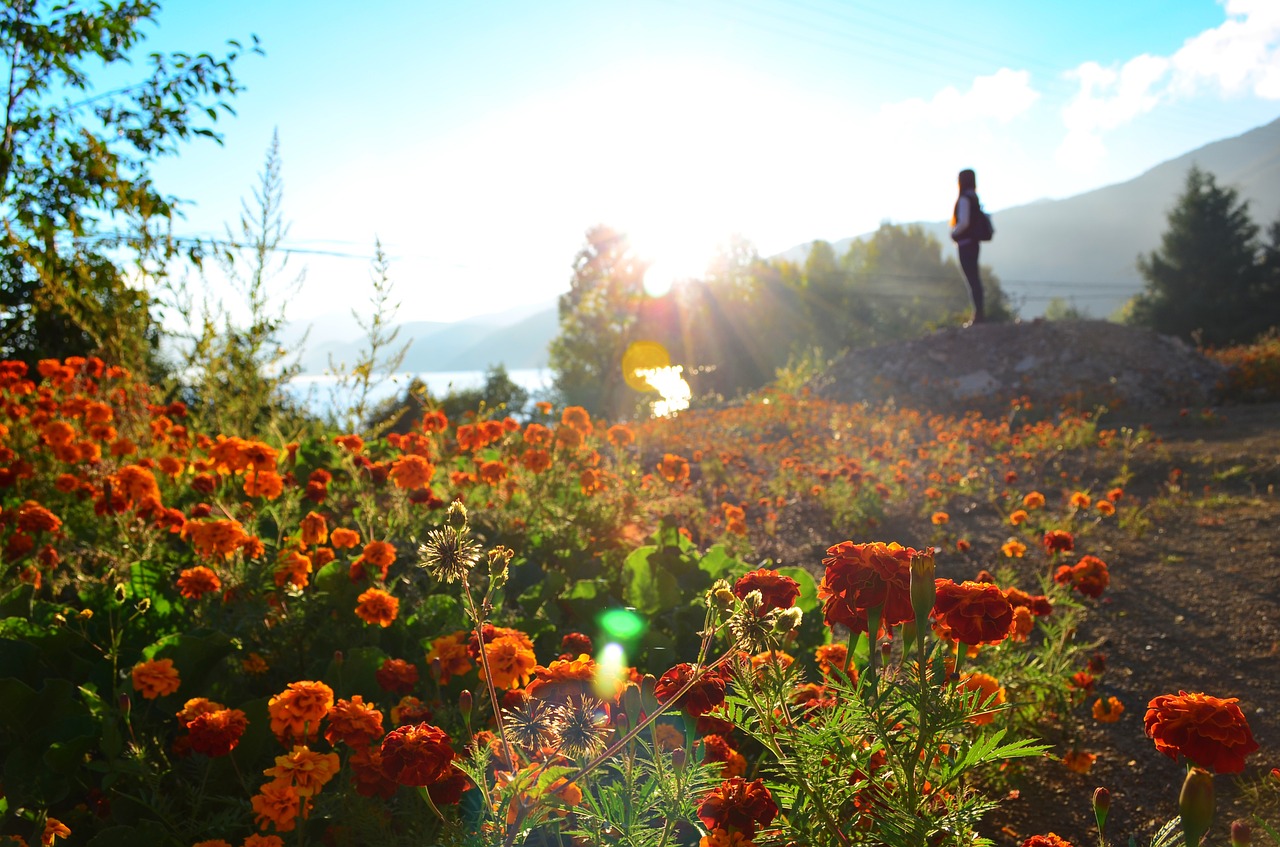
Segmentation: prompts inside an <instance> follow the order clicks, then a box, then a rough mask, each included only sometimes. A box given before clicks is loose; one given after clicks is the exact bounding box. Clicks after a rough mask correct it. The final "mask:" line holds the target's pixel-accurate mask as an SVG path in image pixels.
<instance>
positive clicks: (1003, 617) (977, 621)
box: [934, 579, 1013, 645]
mask: <svg viewBox="0 0 1280 847" xmlns="http://www.w3.org/2000/svg"><path fill="white" fill-rule="evenodd" d="M937 586H938V600H937V604H936V605H935V606H934V614H935V615H936V617H937V618H938V620H940V621H941V622H942V623H943V624H945V625H946V627H947V628H948V629H949V630H950V631H951V636H952V637H953V638H954V639H955V640H956V641H959V642H960V643H962V644H970V645H976V644H999V643H1000V642H1001V641H1004V639H1005V638H1006V637H1007V636H1008V634H1009V628H1010V627H1011V626H1012V624H1013V606H1012V605H1010V604H1009V601H1008V600H1007V599H1006V598H1005V596H1004V592H1003V591H1001V590H1000V589H999V587H997V586H995V585H992V584H990V583H984V582H967V581H966V582H963V583H961V584H960V585H956V584H955V583H954V582H952V581H951V580H949V579H939V580H938V581H937Z"/></svg>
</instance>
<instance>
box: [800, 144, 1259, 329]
mask: <svg viewBox="0 0 1280 847" xmlns="http://www.w3.org/2000/svg"><path fill="white" fill-rule="evenodd" d="M1193 164H1195V165H1199V166H1200V168H1201V170H1205V171H1209V172H1211V173H1212V174H1213V175H1214V176H1215V177H1216V178H1217V180H1218V184H1219V185H1224V186H1231V187H1233V188H1235V189H1236V190H1238V191H1239V192H1240V195H1241V197H1243V198H1244V199H1247V200H1249V201H1250V205H1249V209H1250V213H1251V214H1252V216H1253V219H1254V221H1255V222H1256V223H1258V224H1259V225H1260V226H1262V227H1264V228H1265V227H1267V226H1269V225H1270V224H1271V223H1272V222H1273V221H1275V220H1276V219H1277V218H1278V217H1280V120H1276V121H1273V122H1271V123H1269V124H1267V125H1266V126H1261V127H1258V128H1257V129H1253V130H1250V131H1249V132H1246V133H1244V134H1243V135H1239V136H1236V137H1234V138H1228V139H1224V140H1222V141H1215V142H1213V143H1212V144H1206V145H1205V146H1203V147H1200V148H1198V149H1196V150H1193V151H1191V152H1190V153H1187V154H1185V155H1182V156H1179V157H1177V158H1176V159H1171V160H1170V161H1167V162H1164V163H1162V164H1160V165H1157V166H1155V167H1154V168H1151V169H1150V170H1148V171H1147V172H1145V173H1143V174H1142V175H1141V176H1138V177H1136V178H1134V179H1131V180H1129V181H1128V182H1122V183H1118V184H1116V185H1108V186H1106V187H1104V188H1099V189H1096V190H1094V191H1089V192H1086V193H1084V194H1077V195H1075V196H1072V197H1067V198H1064V199H1061V200H1039V201H1036V202H1034V203H1029V204H1027V205H1024V206H1014V207H1011V208H1008V209H999V210H989V211H991V217H992V220H993V222H994V223H995V227H996V237H995V239H994V240H993V241H992V242H991V243H990V244H986V245H983V248H982V261H983V264H986V265H990V266H991V268H992V269H993V270H994V271H995V272H996V274H997V275H998V276H999V277H1000V280H1001V282H1002V283H1003V284H1004V287H1005V289H1006V290H1007V291H1008V292H1009V293H1010V294H1011V295H1012V296H1013V298H1014V302H1015V303H1019V302H1020V303H1021V306H1022V314H1023V316H1024V317H1034V316H1036V315H1039V314H1041V313H1042V312H1043V311H1044V307H1045V305H1046V304H1047V303H1048V301H1049V299H1050V298H1051V297H1055V296H1056V297H1062V298H1064V299H1066V300H1068V301H1074V302H1075V304H1076V305H1077V306H1078V307H1079V308H1081V309H1083V310H1086V311H1087V312H1089V313H1090V314H1092V315H1094V316H1096V317H1107V316H1109V315H1110V314H1112V313H1113V312H1114V311H1115V310H1116V309H1118V308H1119V307H1120V306H1121V305H1122V304H1124V303H1125V302H1126V301H1127V300H1128V299H1129V298H1130V297H1132V296H1133V295H1134V294H1136V293H1137V292H1138V291H1140V290H1141V289H1142V285H1143V282H1142V277H1141V276H1139V275H1138V270H1137V267H1136V261H1137V257H1138V256H1139V255H1140V254H1143V253H1148V252H1150V251H1152V250H1154V249H1156V248H1157V247H1159V246H1160V236H1161V234H1162V233H1163V232H1164V230H1165V223H1166V215H1167V214H1168V212H1169V209H1170V208H1171V207H1172V206H1173V203H1174V201H1175V200H1176V199H1177V196H1178V194H1180V193H1181V192H1182V188H1183V185H1184V182H1185V180H1186V175H1187V170H1188V169H1189V168H1190V167H1191V166H1192V165H1193ZM979 193H981V192H979ZM921 226H923V227H924V228H925V229H926V230H927V231H929V232H931V233H933V234H934V235H936V236H937V237H938V239H939V240H940V241H942V242H943V243H944V244H947V245H949V244H950V239H949V237H948V230H947V225H946V224H945V223H944V222H942V221H936V222H922V223H921ZM857 237H858V238H865V237H867V236H866V235H863V236H857ZM853 241H854V238H846V239H843V240H841V241H838V242H835V243H834V244H833V247H834V248H835V250H836V253H837V255H840V254H843V253H844V252H845V251H847V250H848V249H849V245H850V244H851V243H852V242H853ZM807 252H808V245H801V246H799V247H794V248H792V249H791V250H788V251H786V252H785V253H783V254H781V255H782V256H783V257H785V258H791V259H800V260H802V259H803V258H804V256H805V255H806V254H807Z"/></svg>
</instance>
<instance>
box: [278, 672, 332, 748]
mask: <svg viewBox="0 0 1280 847" xmlns="http://www.w3.org/2000/svg"><path fill="white" fill-rule="evenodd" d="M332 708H333V689H332V688H330V687H329V686H327V685H325V684H324V683H323V682H313V681H310V680H303V681H301V682H291V683H289V684H288V686H286V688H285V690H284V691H282V692H280V693H279V694H277V695H275V696H274V697H272V698H271V699H270V700H269V701H267V712H269V713H270V715H271V731H272V732H273V733H275V736H276V738H278V739H280V741H282V742H284V741H288V740H291V739H292V740H298V741H309V740H314V739H316V738H318V737H319V735H320V721H322V720H323V719H324V717H325V716H326V715H328V714H329V710H330V709H332Z"/></svg>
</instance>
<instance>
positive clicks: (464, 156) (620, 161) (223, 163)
mask: <svg viewBox="0 0 1280 847" xmlns="http://www.w3.org/2000/svg"><path fill="white" fill-rule="evenodd" d="M975 7H976V8H975ZM250 33H256V34H257V35H258V36H259V37H260V38H261V40H262V43H263V47H264V49H265V50H266V56H265V57H256V56H254V57H248V58H247V59H245V60H244V61H243V62H242V63H241V64H240V65H239V66H238V73H239V75H240V77H241V79H242V80H243V82H244V83H245V85H246V91H245V92H244V93H243V94H242V95H240V96H239V97H237V98H236V100H235V107H236V109H237V112H238V116H237V117H234V118H229V119H226V120H224V121H221V122H220V124H219V128H220V130H221V131H222V132H223V133H224V135H225V145H224V146H223V147H220V148H219V147H216V146H214V145H212V144H199V143H197V144H194V145H192V146H190V147H189V148H187V149H185V150H184V152H183V153H182V154H181V155H180V156H179V157H177V158H175V159H172V160H169V161H166V162H164V163H163V164H162V165H161V166H160V167H159V168H157V178H158V180H160V181H161V184H162V185H163V186H164V187H166V188H167V189H168V190H170V191H172V192H173V193H175V194H177V195H178V196H180V197H184V198H186V199H188V200H191V201H192V202H193V205H191V206H189V207H188V209H187V216H186V218H185V220H184V221H182V222H181V223H180V224H179V227H178V228H179V230H180V231H182V232H183V233H184V234H202V235H211V236H217V235H222V234H224V232H225V224H226V223H227V222H230V221H232V220H234V218H235V216H236V214H237V213H238V209H239V204H240V200H241V198H243V197H246V196H249V194H250V192H251V191H252V189H253V187H254V183H255V178H256V176H255V175H256V173H257V172H258V171H259V170H260V169H261V166H262V161H263V156H264V154H265V151H266V149H267V147H268V144H269V142H270V139H271V134H272V131H273V130H278V131H279V136H280V144H281V154H282V157H283V174H284V179H285V208H284V212H285V216H286V218H287V219H288V220H289V221H290V222H291V229H290V231H289V236H288V239H287V246H288V247H290V248H291V249H293V250H295V251H296V252H295V253H294V254H293V255H292V258H291V262H290V268H291V269H293V270H301V269H302V268H304V267H305V268H306V271H307V277H306V282H305V284H304V287H303V290H302V292H301V293H300V295H299V296H297V297H296V298H294V299H293V301H292V302H290V303H289V308H288V317H290V318H292V319H300V320H307V319H311V318H315V317H317V316H321V315H325V314H329V313H334V312H346V311H348V310H349V309H350V308H351V307H353V306H354V307H362V306H363V305H364V304H365V301H367V298H368V292H369V290H370V286H369V282H368V280H369V269H368V260H369V257H370V256H371V255H372V253H373V248H374V240H375V238H379V239H381V242H382V244H383V246H384V248H385V250H386V251H387V253H388V254H389V256H390V257H391V259H392V265H391V276H392V278H393V280H394V281H395V284H396V298H397V299H398V300H399V301H400V302H401V304H402V308H401V312H400V319H401V320H456V319H460V318H464V317H467V316H471V315H477V314H482V313H487V312H494V311H498V310H501V309H504V308H508V307H512V306H518V305H526V304H537V303H549V302H550V301H551V300H552V299H553V298H554V297H556V296H557V295H558V294H560V293H561V292H563V291H564V290H566V289H567V287H568V281H569V277H570V265H571V263H572V260H573V257H574V255H575V253H576V252H577V251H578V250H579V249H580V247H581V246H582V244H583V234H584V232H585V231H586V230H587V228H589V227H591V226H592V225H595V224H600V223H603V224H607V225H609V226H611V227H613V228H615V229H617V230H620V231H622V232H625V233H627V234H628V235H629V236H630V237H631V239H632V243H633V245H634V247H635V249H636V251H637V252H638V253H639V254H640V255H641V256H642V257H644V258H646V259H647V260H650V261H652V262H653V266H652V269H651V272H650V279H649V280H648V284H649V286H650V288H651V290H653V291H655V292H660V291H662V290H664V289H665V288H666V287H667V286H668V285H669V284H670V283H671V281H672V280H678V279H682V278H688V277H696V276H698V275H700V273H701V272H702V270H703V268H704V267H705V265H706V263H707V261H708V260H709V259H710V258H711V257H712V256H713V255H714V253H715V251H716V249H717V246H718V245H720V244H723V243H725V242H727V241H728V239H729V238H730V237H732V236H734V235H735V234H736V235H741V236H743V237H745V238H746V239H747V240H748V241H750V242H751V243H753V244H754V245H755V246H756V248H757V249H758V250H759V252H760V253H761V254H762V255H770V254H773V253H777V252H780V251H782V250H785V249H787V248H790V247H793V246H795V245H797V244H801V243H804V242H808V241H811V240H813V239H815V238H823V239H829V240H837V239H840V238H846V237H849V236H853V235H858V234H862V233H866V232H869V231H871V230H874V229H875V228H876V226H877V225H878V224H879V223H881V222H882V221H893V222H909V221H915V220H940V219H942V218H944V217H946V216H947V215H948V214H949V213H950V209H951V202H952V200H953V198H954V193H955V174H956V172H957V171H958V170H959V169H960V168H963V167H972V168H975V169H976V171H977V173H978V175H979V176H978V178H979V187H980V189H981V191H982V196H983V200H984V204H985V205H986V206H987V208H989V209H993V210H997V211H998V210H999V209H1001V208H1005V207H1009V206H1014V205H1019V204H1023V203H1028V202H1031V201H1034V200H1036V199H1039V198H1044V197H1063V196H1069V195H1072V194H1076V193H1079V192H1081V191H1086V190H1088V189H1091V188H1095V187H1098V186H1101V185H1105V184H1108V183H1112V182H1117V181H1122V180H1126V179H1129V178H1132V177H1134V176H1136V175H1138V174H1139V173H1141V172H1142V171H1144V170H1146V169H1147V168H1149V167H1151V166H1153V165H1155V164H1157V163H1159V162H1161V161H1163V160H1165V159H1169V158H1172V157H1174V156H1177V155H1180V154H1181V153H1184V152H1186V151H1188V150H1190V149H1193V148H1195V147H1197V146H1200V145H1202V144H1205V143H1208V142H1210V141H1213V140H1216V139H1219V138H1223V137H1226V136H1230V135H1234V134H1238V133H1240V132H1243V131H1245V130H1247V129H1250V128H1252V127H1254V126H1257V125H1259V124H1262V123H1265V122H1267V121H1270V120H1272V119H1274V118H1275V117H1276V116H1277V114H1278V113H1280V3H1276V2H1275V0H1227V2H1225V3H1217V2H1214V0H1178V2H1170V0H1128V2H1124V3H1112V2H1111V0H1088V2H1077V3H1071V4H1028V3H1023V2H1016V0H999V2H980V3H976V4H973V3H970V4H956V3H945V2H942V1H941V0H911V2H903V3H899V4H895V5H894V6H893V7H892V10H890V7H889V6H888V5H887V4H880V3H871V2H859V3H853V2H823V1H822V0H808V2H799V0H797V2H784V1H783V0H748V1H747V2H728V0H724V1H723V2H721V1H720V0H691V2H680V3H676V2H659V0H639V1H638V2H635V3H628V4H599V3H588V2H571V1H570V0H549V2H545V3H539V4H524V3H515V2H483V3H466V4H459V3H443V2H425V3H408V2H375V3H369V4H361V5H358V6H357V5H355V4H347V3H326V2H319V3H307V4H301V3H285V2H280V3H272V4H262V3H258V2H250V0H231V1H230V2H223V3H217V4H194V3H173V4H171V6H170V7H169V8H166V9H165V11H164V13H163V14H162V16H161V19H160V27H159V29H158V30H157V31H156V32H155V33H154V37H153V38H152V39H151V40H150V41H149V42H148V44H147V47H148V48H149V49H188V50H192V49H195V50H200V49H206V50H214V49H215V48H217V46H218V45H219V44H220V42H221V41H222V40H224V39H227V38H233V37H234V38H240V39H245V38H247V36H248V35H249V34H250ZM335 254H336V255H335ZM290 278H291V277H290Z"/></svg>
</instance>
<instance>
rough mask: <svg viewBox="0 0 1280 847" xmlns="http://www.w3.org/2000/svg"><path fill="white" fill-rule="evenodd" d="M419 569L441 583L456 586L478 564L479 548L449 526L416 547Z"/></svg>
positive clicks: (436, 530)
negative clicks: (455, 583)
mask: <svg viewBox="0 0 1280 847" xmlns="http://www.w3.org/2000/svg"><path fill="white" fill-rule="evenodd" d="M418 556H419V562H418V567H420V568H422V569H423V570H425V571H426V572H427V573H429V574H431V575H432V576H433V577H435V578H436V579H438V580H440V581H441V582H455V581H456V580H459V579H462V578H463V577H464V576H466V575H467V571H469V570H471V569H472V568H473V567H475V564H476V562H478V561H480V545H479V544H476V543H475V542H474V541H472V540H471V539H470V538H467V537H466V536H465V535H463V534H462V533H461V532H459V531H458V530H457V529H454V528H453V527H452V526H446V527H445V528H444V529H433V530H432V531H431V532H429V533H427V540H426V541H424V542H423V543H422V544H420V545H419V546H418Z"/></svg>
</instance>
